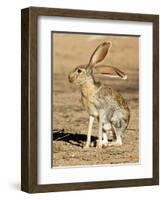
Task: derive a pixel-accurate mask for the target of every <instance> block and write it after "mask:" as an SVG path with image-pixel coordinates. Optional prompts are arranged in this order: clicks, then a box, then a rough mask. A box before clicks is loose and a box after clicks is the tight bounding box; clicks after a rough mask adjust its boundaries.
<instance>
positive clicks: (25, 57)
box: [21, 8, 30, 192]
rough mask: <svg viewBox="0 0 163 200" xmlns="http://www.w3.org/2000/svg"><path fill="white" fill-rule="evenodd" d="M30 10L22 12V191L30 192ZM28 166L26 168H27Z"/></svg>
mask: <svg viewBox="0 0 163 200" xmlns="http://www.w3.org/2000/svg"><path fill="white" fill-rule="evenodd" d="M28 29H29V8H26V9H23V10H21V190H22V191H25V192H28V191H29V179H30V177H29V176H30V175H29V171H28V167H27V166H29V158H28V156H29V155H28V152H29V141H28V131H29V129H28V128H29V126H28V125H29V120H28V119H29V117H28V105H29V102H28V84H29V79H28V74H29V69H28V66H29V54H28V52H29V45H28V41H29V30H28ZM25 166H26V167H25Z"/></svg>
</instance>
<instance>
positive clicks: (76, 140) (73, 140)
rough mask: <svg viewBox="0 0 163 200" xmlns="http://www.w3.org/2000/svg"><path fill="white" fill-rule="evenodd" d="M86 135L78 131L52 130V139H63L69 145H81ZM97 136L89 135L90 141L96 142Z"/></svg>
mask: <svg viewBox="0 0 163 200" xmlns="http://www.w3.org/2000/svg"><path fill="white" fill-rule="evenodd" d="M86 139H87V135H86V134H79V133H69V132H65V131H64V129H63V130H53V141H54V142H55V141H64V142H67V143H69V144H71V145H75V146H79V147H83V145H84V143H85V142H86ZM96 140H97V137H95V136H91V141H92V142H96Z"/></svg>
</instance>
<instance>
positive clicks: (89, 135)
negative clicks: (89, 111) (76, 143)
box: [84, 115, 94, 149]
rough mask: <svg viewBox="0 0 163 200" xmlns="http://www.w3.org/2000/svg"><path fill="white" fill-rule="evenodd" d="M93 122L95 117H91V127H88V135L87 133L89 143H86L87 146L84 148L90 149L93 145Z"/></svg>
mask: <svg viewBox="0 0 163 200" xmlns="http://www.w3.org/2000/svg"><path fill="white" fill-rule="evenodd" d="M93 121H94V117H93V116H91V115H90V116H89V126H88V133H87V141H86V145H85V146H84V148H86V149H87V148H89V146H90V143H91V134H92V127H93Z"/></svg>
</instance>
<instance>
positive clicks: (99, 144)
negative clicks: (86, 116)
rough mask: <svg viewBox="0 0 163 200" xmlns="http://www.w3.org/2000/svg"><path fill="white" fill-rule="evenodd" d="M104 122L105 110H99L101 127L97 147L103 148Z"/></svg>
mask: <svg viewBox="0 0 163 200" xmlns="http://www.w3.org/2000/svg"><path fill="white" fill-rule="evenodd" d="M102 123H103V111H102V110H100V111H99V129H98V143H97V147H98V148H102V145H103V141H102Z"/></svg>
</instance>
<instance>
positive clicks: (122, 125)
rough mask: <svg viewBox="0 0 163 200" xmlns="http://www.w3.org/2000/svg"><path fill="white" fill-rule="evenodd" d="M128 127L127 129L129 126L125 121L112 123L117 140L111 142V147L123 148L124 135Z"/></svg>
mask: <svg viewBox="0 0 163 200" xmlns="http://www.w3.org/2000/svg"><path fill="white" fill-rule="evenodd" d="M126 127H127V124H126V122H125V121H124V120H123V119H121V120H119V121H116V122H113V123H112V128H113V130H114V133H115V136H116V139H115V141H113V142H110V143H109V146H121V145H122V134H123V133H124V131H125V129H126Z"/></svg>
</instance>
